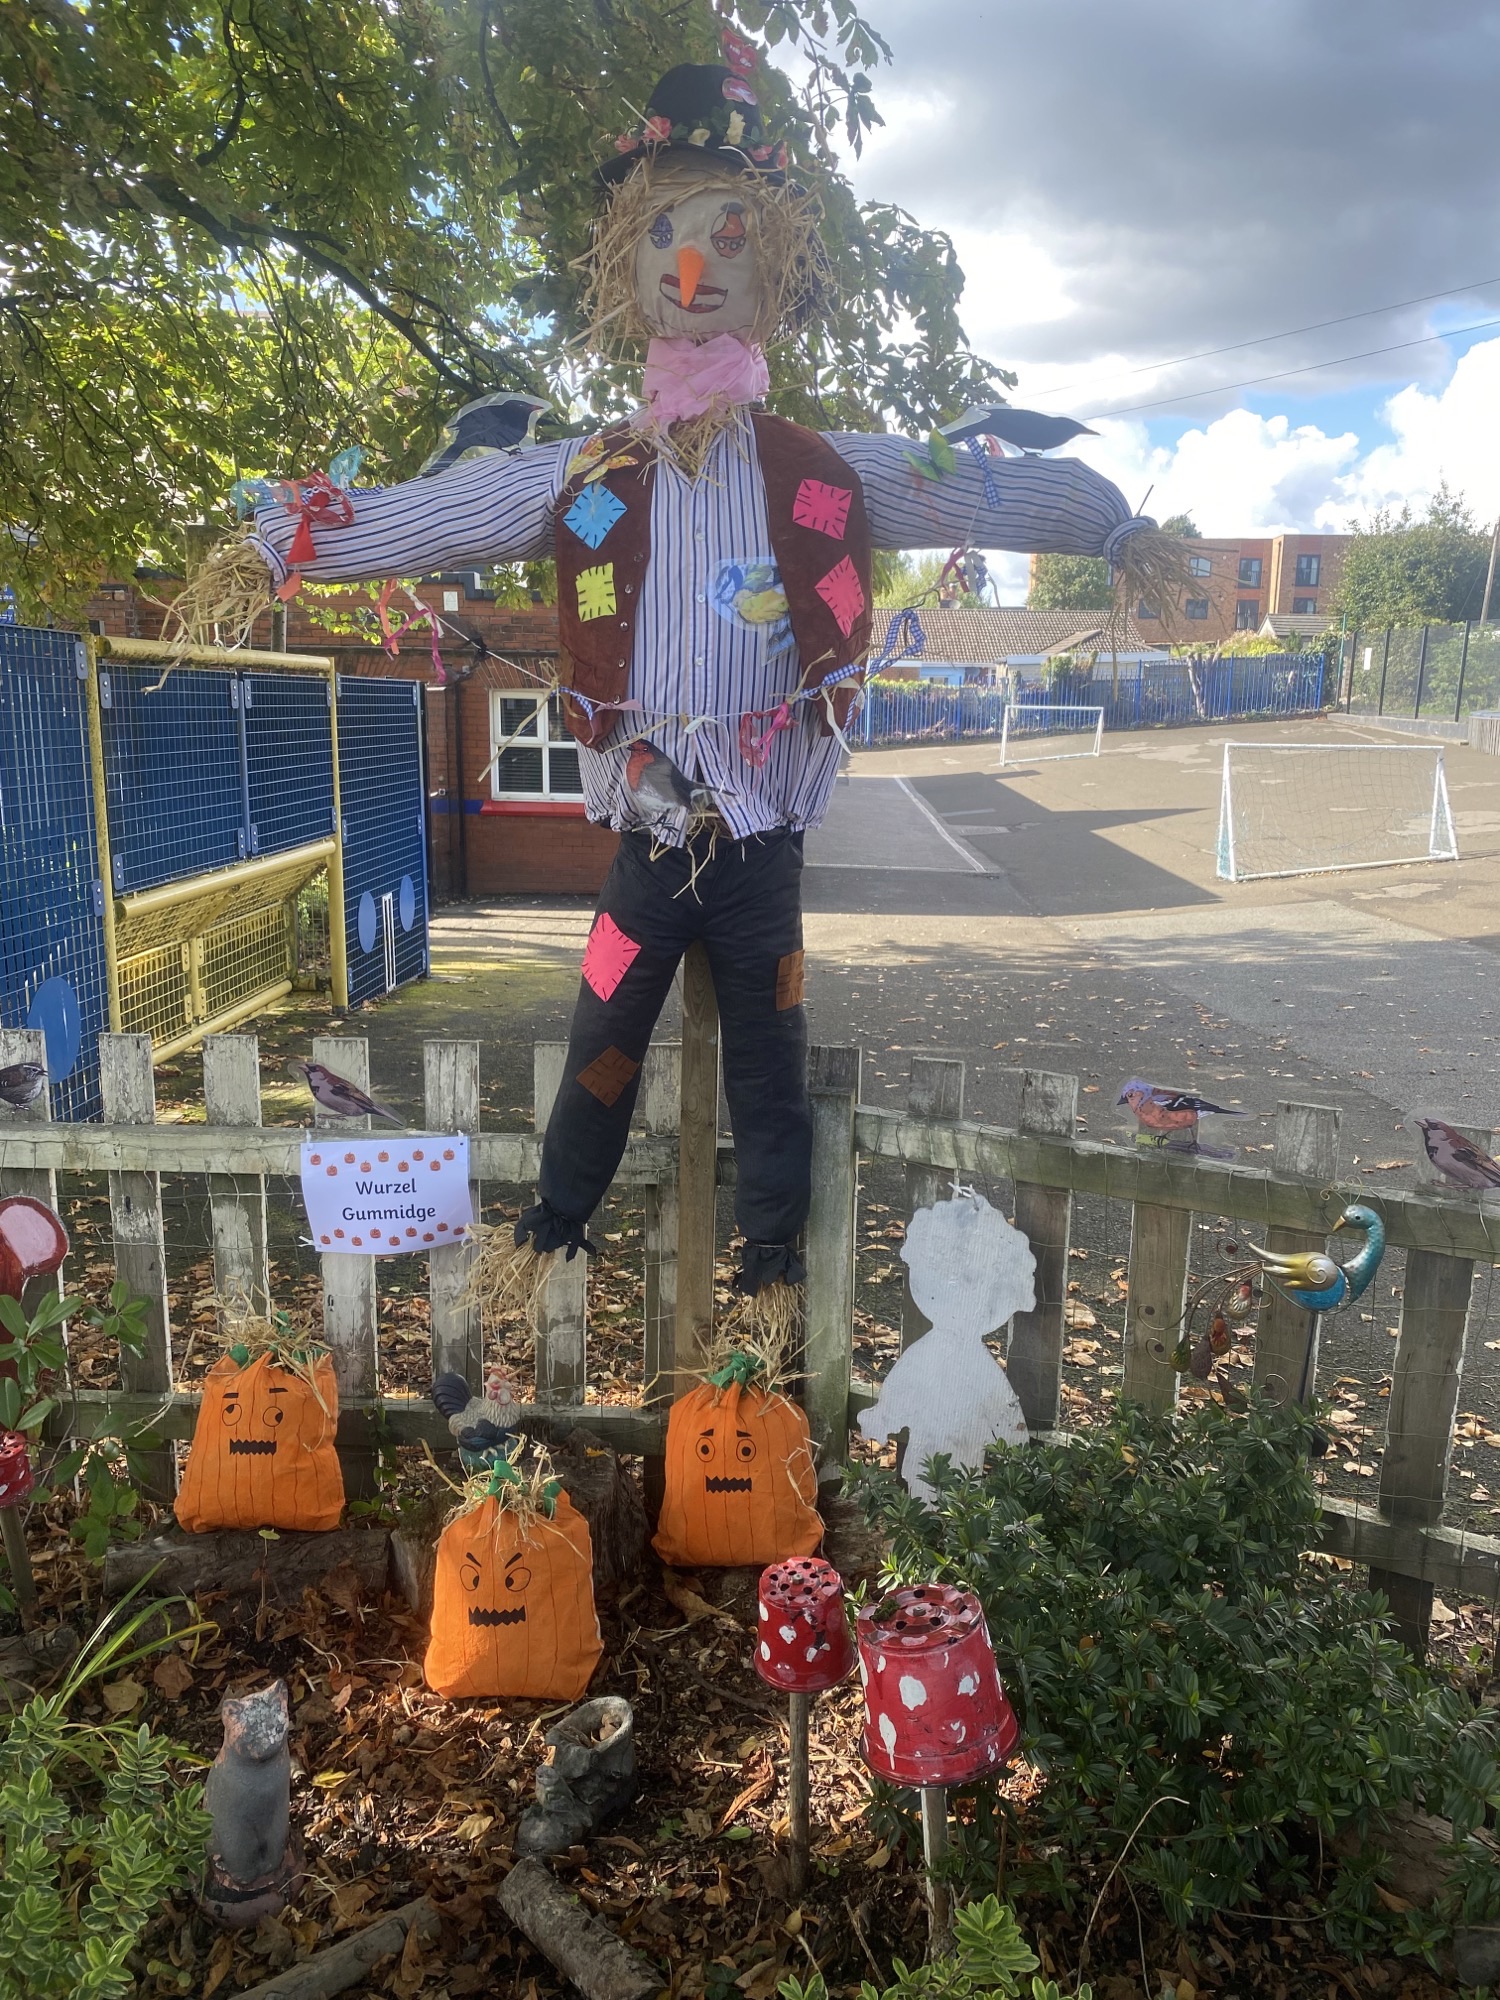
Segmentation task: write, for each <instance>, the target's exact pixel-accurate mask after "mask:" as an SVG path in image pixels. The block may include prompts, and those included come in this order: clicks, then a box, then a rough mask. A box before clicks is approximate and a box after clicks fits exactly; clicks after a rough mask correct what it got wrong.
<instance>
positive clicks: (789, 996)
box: [776, 951, 806, 1014]
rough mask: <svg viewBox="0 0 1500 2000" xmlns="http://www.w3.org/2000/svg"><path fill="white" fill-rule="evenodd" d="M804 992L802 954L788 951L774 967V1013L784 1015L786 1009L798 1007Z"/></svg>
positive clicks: (804, 981)
mask: <svg viewBox="0 0 1500 2000" xmlns="http://www.w3.org/2000/svg"><path fill="white" fill-rule="evenodd" d="M805 991H806V980H805V979H804V977H803V970H802V953H801V952H800V951H789V952H788V953H787V955H786V957H785V958H783V959H781V960H780V961H779V962H778V964H777V967H776V1011H777V1013H778V1014H784V1013H785V1012H786V1010H787V1008H788V1007H800V1006H801V1005H802V996H803V993H804V992H805Z"/></svg>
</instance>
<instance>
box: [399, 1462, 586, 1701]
mask: <svg viewBox="0 0 1500 2000" xmlns="http://www.w3.org/2000/svg"><path fill="white" fill-rule="evenodd" d="M602 1650H603V1644H602V1641H601V1639H600V1636H599V1620H598V1617H597V1615H596V1614H595V1610H594V1558H593V1549H592V1546H591V1544H590V1541H589V1531H588V1523H587V1522H586V1521H585V1520H584V1518H583V1516H582V1515H581V1514H579V1513H578V1512H577V1511H576V1509H575V1508H574V1507H573V1506H572V1505H571V1503H570V1502H569V1500H568V1497H567V1495H566V1494H565V1493H562V1494H559V1495H558V1497H557V1502H556V1510H555V1512H554V1513H553V1514H552V1516H551V1517H550V1519H549V1518H547V1517H545V1516H540V1517H537V1518H535V1519H532V1520H530V1521H528V1522H527V1523H526V1525H525V1526H524V1527H523V1526H522V1524H521V1522H520V1521H519V1520H518V1518H517V1516H516V1515H515V1514H514V1513H513V1512H512V1511H510V1510H509V1509H506V1510H502V1509H500V1508H499V1506H498V1505H497V1503H496V1502H495V1501H494V1500H493V1499H487V1500H482V1501H481V1502H480V1503H479V1505H478V1506H477V1507H474V1508H472V1509H471V1510H470V1511H469V1512H468V1513H467V1514H460V1515H459V1517H458V1519H457V1520H455V1521H451V1522H450V1523H449V1524H448V1526H447V1527H446V1528H445V1529H444V1530H443V1533H442V1537H441V1539H440V1540H439V1542H438V1549H437V1570H436V1573H435V1575H434V1578H433V1593H432V1631H431V1635H430V1638H429V1641H428V1646H427V1657H426V1659H425V1661H424V1662H423V1672H424V1673H425V1675H426V1678H427V1685H428V1686H429V1687H430V1688H432V1689H434V1690H435V1691H436V1692H437V1693H438V1694H441V1695H447V1696H450V1697H451V1696H457V1695H505V1696H514V1697H516V1698H517V1699H530V1700H542V1699H549V1700H568V1701H576V1700H577V1699H578V1698H579V1696H580V1695H581V1694H582V1693H583V1691H584V1689H585V1688H586V1687H587V1686H588V1684H589V1679H590V1676H591V1675H592V1674H593V1671H594V1668H595V1665H596V1664H597V1662H598V1659H599V1655H600V1653H601V1652H602Z"/></svg>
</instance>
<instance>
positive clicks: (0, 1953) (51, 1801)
mask: <svg viewBox="0 0 1500 2000" xmlns="http://www.w3.org/2000/svg"><path fill="white" fill-rule="evenodd" d="M175 1601H176V1602H185V1600H175ZM188 1608H189V1609H191V1607H190V1606H189V1607H188ZM168 1609H169V1606H166V1605H156V1604H148V1605H143V1606H137V1607H135V1608H134V1609H133V1610H132V1609H131V1608H130V1605H129V1600H128V1599H127V1600H126V1601H125V1602H124V1603H122V1605H121V1606H120V1607H118V1609H117V1611H116V1613H115V1614H112V1618H111V1620H109V1621H106V1624H105V1625H104V1626H102V1627H101V1628H100V1630H99V1631H98V1632H97V1633H96V1634H95V1636H94V1639H93V1640H92V1641H91V1642H90V1645H89V1646H88V1647H87V1648H86V1649H85V1651H84V1653H83V1654H82V1655H81V1656H80V1658H79V1660H78V1662H77V1663H76V1664H75V1665H74V1667H73V1669H72V1671H71V1672H70V1673H69V1675H68V1678H67V1680H66V1681H65V1682H64V1684H63V1686H62V1688H61V1689H60V1690H59V1691H58V1692H57V1693H56V1694H53V1695H38V1696H36V1697H35V1698H34V1699H33V1700H32V1701H29V1702H28V1703H27V1704H26V1706H25V1707H24V1708H23V1709H21V1710H20V1711H19V1712H18V1713H17V1714H15V1715H13V1716H11V1717H9V1718H7V1719H5V1720H0V2000H114V1996H116V1995H125V1994H129V1993H133V1992H134V1991H135V1990H136V1978H135V1973H134V1972H133V1971H132V1970H131V1968H130V1966H129V1965H128V1964H127V1959H128V1958H129V1957H130V1955H131V1954H132V1953H133V1952H134V1951H135V1948H136V1946H137V1944H138V1943H139V1941H140V1938H141V1935H142V1933H143V1932H144V1930H145V1928H146V1925H147V1923H148V1922H149V1921H150V1919H151V1918H152V1916H154V1915H155V1914H156V1912H157V1910H158V1909H159V1907H160V1905H161V1903H162V1901H163V1899H164V1898H165V1897H167V1896H170V1895H171V1894H173V1893H174V1892H175V1891H176V1890H179V1889H182V1888H185V1887H187V1886H188V1885H189V1884H190V1883H192V1882H193V1881H195V1880H196V1879H197V1878H198V1876H199V1875H200V1874H201V1873H202V1869H203V1865H204V1860H205V1857H206V1854H207V1845H208V1831H209V1827H208V1818H207V1815H206V1814H205V1813H204V1812H203V1810H202V1807H201V1796H202V1793H201V1787H199V1786H197V1785H190V1784H185V1783H184V1782H183V1777H182V1770H181V1766H182V1765H183V1764H184V1762H185V1761H187V1760H188V1759H189V1753H188V1752H187V1751H185V1750H183V1749H181V1748H179V1747H178V1746H177V1745H176V1744H174V1743H171V1742H169V1741H167V1740H166V1739H165V1738H162V1737H159V1736H155V1735H153V1734H152V1732H151V1730H150V1729H148V1728H147V1727H146V1726H145V1725H144V1724H141V1725H136V1726H132V1725H131V1724H129V1723H124V1722H119V1723H105V1724H89V1723H82V1722H75V1721H73V1720H72V1719H71V1718H70V1713H69V1711H70V1709H71V1707H72V1704H73V1702H74V1700H75V1699H76V1697H77V1695H78V1693H79V1691H80V1690H81V1689H82V1688H83V1687H84V1686H85V1685H86V1684H87V1683H88V1682H89V1681H90V1680H93V1679H96V1678H98V1677H99V1676H101V1675H102V1674H104V1673H106V1672H112V1671H118V1670H120V1669H121V1668H123V1667H124V1666H126V1665H129V1664H132V1663H133V1662H134V1661H136V1660H138V1659H141V1658H144V1657H145V1656H146V1655H148V1654H149V1653H152V1652H156V1651H159V1650H160V1649H161V1648H162V1647H163V1646H165V1645H169V1644H172V1643H174V1642H175V1641H176V1640H180V1639H182V1638H184V1637H188V1636H191V1635H193V1634H196V1633H197V1632H201V1631H206V1630H208V1629H210V1628H209V1627H206V1626H203V1625H201V1624H200V1625H195V1626H191V1627H188V1628H187V1629H186V1630H185V1631H184V1630H179V1631H177V1632H175V1633H173V1632H171V1631H164V1630H163V1629H162V1624H161V1620H162V1614H163V1612H165V1611H167V1610H168ZM148 1621H149V1622H152V1623H154V1625H155V1627H156V1630H157V1633H158V1636H157V1637H156V1638H154V1639H150V1638H145V1639H143V1638H142V1634H143V1632H144V1630H145V1628H146V1626H147V1624H148ZM137 1642H139V1643H137Z"/></svg>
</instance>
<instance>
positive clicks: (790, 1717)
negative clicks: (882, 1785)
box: [786, 1694, 812, 1901]
mask: <svg viewBox="0 0 1500 2000" xmlns="http://www.w3.org/2000/svg"><path fill="white" fill-rule="evenodd" d="M811 1705H812V1696H811V1695H807V1694H794V1695H790V1696H788V1698H787V1728H788V1732H789V1733H788V1744H787V1807H786V1810H787V1821H788V1837H787V1853H788V1858H789V1860H790V1862H791V1888H792V1897H793V1900H794V1901H795V1900H796V1898H798V1897H799V1896H800V1895H801V1894H802V1892H803V1890H804V1889H805V1888H806V1887H807V1867H808V1847H809V1835H808V1801H809V1797H810V1793H811V1784H810V1772H809V1768H808V1747H807V1719H808V1710H809V1708H810V1707H811Z"/></svg>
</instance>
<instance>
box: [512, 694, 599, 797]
mask: <svg viewBox="0 0 1500 2000" xmlns="http://www.w3.org/2000/svg"><path fill="white" fill-rule="evenodd" d="M507 701H518V702H526V701H533V702H536V701H538V697H537V696H536V695H533V694H532V693H531V691H530V689H528V688H491V689H490V756H491V758H492V759H493V763H492V765H491V768H490V797H491V798H492V799H494V800H497V801H498V802H500V803H501V804H506V803H516V802H519V803H521V804H525V803H527V802H528V801H530V802H532V803H535V802H536V801H538V800H543V799H567V800H569V801H574V800H576V801H577V802H578V804H580V805H581V804H582V803H583V786H582V776H581V773H580V780H579V784H578V786H577V788H576V789H575V788H573V787H572V786H569V787H567V788H566V789H563V790H554V788H553V784H552V753H553V751H554V750H572V751H575V752H576V750H577V749H578V745H577V743H576V742H575V741H574V739H573V738H572V737H571V736H570V735H569V734H568V731H567V727H566V725H565V724H564V722H563V719H562V699H561V697H560V696H559V695H555V694H554V695H553V696H552V697H551V699H550V700H548V701H541V702H538V706H537V709H536V713H535V715H533V716H532V718H531V719H530V721H529V722H528V723H527V724H526V725H525V727H524V728H523V729H521V730H520V732H519V733H517V732H516V731H514V730H510V729H507V728H506V727H505V724H504V721H503V710H502V708H501V703H502V702H507ZM502 744H504V745H505V748H506V749H508V750H538V749H539V750H540V751H541V753H542V789H541V790H540V791H534V792H515V791H510V790H505V789H502V787H501V784H500V763H501V755H500V754H498V753H500V750H501V745H502Z"/></svg>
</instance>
